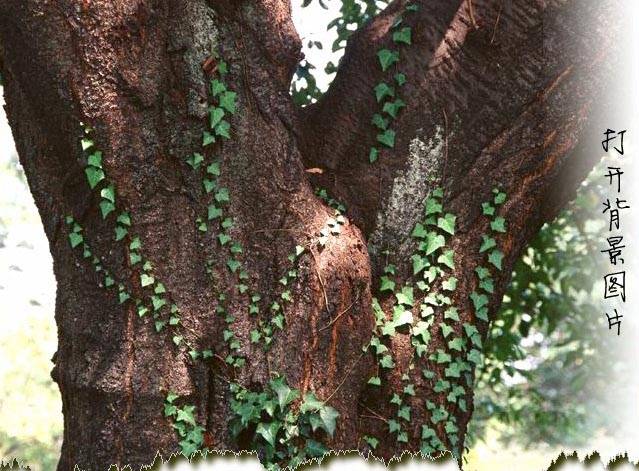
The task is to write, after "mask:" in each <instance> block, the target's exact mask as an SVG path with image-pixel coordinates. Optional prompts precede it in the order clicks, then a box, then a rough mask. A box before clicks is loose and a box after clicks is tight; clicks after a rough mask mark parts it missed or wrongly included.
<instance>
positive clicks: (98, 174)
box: [84, 167, 106, 190]
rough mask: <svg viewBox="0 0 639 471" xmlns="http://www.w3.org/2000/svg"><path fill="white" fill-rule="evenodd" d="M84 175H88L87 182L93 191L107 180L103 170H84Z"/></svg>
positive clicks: (90, 168) (91, 168)
mask: <svg viewBox="0 0 639 471" xmlns="http://www.w3.org/2000/svg"><path fill="white" fill-rule="evenodd" d="M84 173H86V175H87V181H88V182H89V187H90V188H91V189H92V190H93V189H94V188H95V187H96V185H97V184H98V183H100V182H101V181H102V180H104V179H105V178H106V176H105V175H104V172H103V171H102V169H101V168H94V167H87V168H85V169H84Z"/></svg>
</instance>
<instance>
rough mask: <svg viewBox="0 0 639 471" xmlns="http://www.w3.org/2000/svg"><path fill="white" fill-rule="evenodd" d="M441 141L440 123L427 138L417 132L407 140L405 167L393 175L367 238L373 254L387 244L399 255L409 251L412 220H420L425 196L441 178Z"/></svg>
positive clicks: (442, 144)
mask: <svg viewBox="0 0 639 471" xmlns="http://www.w3.org/2000/svg"><path fill="white" fill-rule="evenodd" d="M444 144H445V138H444V127H443V126H439V125H437V126H435V129H434V133H433V134H432V136H431V137H430V138H429V139H428V140H427V141H424V140H422V139H421V138H420V137H419V136H416V137H415V138H414V139H413V140H412V141H411V142H410V146H409V156H408V159H407V163H406V166H405V170H403V171H401V172H399V173H398V175H397V176H396V177H395V178H394V179H393V183H392V188H391V191H390V195H389V197H388V200H387V201H386V204H385V205H384V207H383V209H382V210H381V211H380V212H379V213H378V214H377V222H376V225H375V230H374V231H373V233H372V235H371V237H370V242H369V252H370V253H371V255H372V256H375V255H379V254H380V253H381V252H382V251H383V250H385V249H387V248H388V247H393V253H394V255H395V256H397V257H398V258H402V257H404V256H406V255H407V254H410V252H411V250H410V249H411V247H410V245H411V240H410V239H411V238H410V237H409V235H410V233H411V231H412V230H413V226H414V223H415V221H417V220H419V214H420V212H421V211H422V205H423V202H424V199H426V197H427V196H428V194H429V192H430V191H431V190H432V189H433V188H434V187H435V186H436V185H437V183H438V182H439V180H440V178H441V168H442V163H443V161H444Z"/></svg>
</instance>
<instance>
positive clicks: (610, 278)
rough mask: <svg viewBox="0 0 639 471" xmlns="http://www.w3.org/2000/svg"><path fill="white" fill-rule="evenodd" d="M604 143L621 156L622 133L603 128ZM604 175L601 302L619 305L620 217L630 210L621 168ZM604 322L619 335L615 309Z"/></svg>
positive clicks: (622, 288)
mask: <svg viewBox="0 0 639 471" xmlns="http://www.w3.org/2000/svg"><path fill="white" fill-rule="evenodd" d="M603 134H604V140H603V141H601V146H602V147H603V150H604V151H605V152H606V153H608V152H612V151H615V152H616V153H617V154H618V155H619V156H623V155H624V148H623V144H624V143H623V141H624V136H625V134H626V130H625V129H624V130H623V131H615V130H614V129H606V131H604V133H603ZM607 168H608V173H607V174H606V175H605V177H607V179H608V185H609V191H610V192H612V193H613V194H612V195H611V196H610V197H608V198H606V200H605V201H603V202H602V204H603V211H602V213H603V214H604V215H606V217H607V220H608V232H609V233H610V237H607V238H606V243H607V247H606V248H604V249H603V250H601V252H602V253H605V254H607V256H608V260H609V262H610V264H611V265H613V266H614V268H613V269H612V270H611V272H610V273H607V274H605V275H604V277H603V281H604V299H607V300H610V299H614V298H618V299H619V300H621V302H622V303H625V302H626V271H625V270H623V269H622V268H623V265H624V259H623V250H624V249H625V248H626V245H625V243H624V236H623V234H622V224H621V222H622V215H624V214H625V211H627V210H628V209H630V204H629V203H628V201H627V200H626V199H624V198H623V195H622V191H621V188H622V184H621V183H622V182H621V177H622V175H623V174H624V172H623V171H622V169H621V167H612V166H609V167H607ZM605 315H606V319H607V320H608V329H609V330H612V329H613V328H616V330H617V335H620V334H621V318H622V317H623V314H620V313H619V311H618V310H617V309H613V314H610V313H608V312H606V313H605Z"/></svg>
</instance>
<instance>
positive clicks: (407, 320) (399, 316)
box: [393, 305, 413, 328]
mask: <svg viewBox="0 0 639 471" xmlns="http://www.w3.org/2000/svg"><path fill="white" fill-rule="evenodd" d="M412 323H413V313H412V312H411V311H409V310H406V309H405V308H404V306H402V305H397V306H395V307H393V326H394V327H395V328H397V327H401V326H403V325H407V324H408V325H410V324H412Z"/></svg>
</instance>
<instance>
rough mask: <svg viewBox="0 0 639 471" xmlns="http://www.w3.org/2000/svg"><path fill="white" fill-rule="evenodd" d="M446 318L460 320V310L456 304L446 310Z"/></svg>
mask: <svg viewBox="0 0 639 471" xmlns="http://www.w3.org/2000/svg"><path fill="white" fill-rule="evenodd" d="M444 319H451V320H453V321H458V322H459V311H458V310H457V308H456V307H455V306H451V307H449V308H448V309H446V310H445V311H444Z"/></svg>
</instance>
